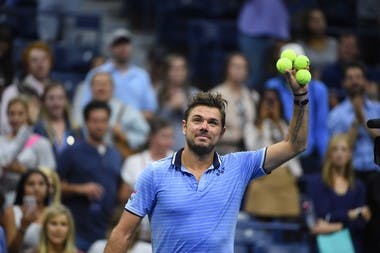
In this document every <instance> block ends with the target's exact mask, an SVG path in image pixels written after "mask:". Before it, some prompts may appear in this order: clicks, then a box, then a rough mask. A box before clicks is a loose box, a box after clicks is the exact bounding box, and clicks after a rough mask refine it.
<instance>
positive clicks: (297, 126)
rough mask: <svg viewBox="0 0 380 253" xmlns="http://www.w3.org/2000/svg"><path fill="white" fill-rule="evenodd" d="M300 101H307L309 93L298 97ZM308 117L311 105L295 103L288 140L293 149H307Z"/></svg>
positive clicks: (297, 151)
mask: <svg viewBox="0 0 380 253" xmlns="http://www.w3.org/2000/svg"><path fill="white" fill-rule="evenodd" d="M296 99H298V100H300V101H305V100H306V99H307V95H306V96H304V97H302V98H296ZM308 117H309V106H308V104H304V105H294V109H293V117H292V120H291V122H290V127H289V135H288V137H287V141H289V142H290V144H291V145H292V147H293V151H295V152H296V153H300V152H302V151H303V150H305V149H306V145H307V132H308Z"/></svg>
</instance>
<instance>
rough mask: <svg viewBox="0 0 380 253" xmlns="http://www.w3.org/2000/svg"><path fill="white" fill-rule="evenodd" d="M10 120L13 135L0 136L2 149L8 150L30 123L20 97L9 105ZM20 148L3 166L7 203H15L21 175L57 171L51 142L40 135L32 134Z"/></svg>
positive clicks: (26, 109) (2, 177)
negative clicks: (33, 170)
mask: <svg viewBox="0 0 380 253" xmlns="http://www.w3.org/2000/svg"><path fill="white" fill-rule="evenodd" d="M7 113H8V118H9V123H10V126H11V130H12V132H11V134H6V135H1V136H0V149H7V148H8V145H10V144H11V143H13V141H14V140H15V138H16V137H17V136H18V133H19V131H21V130H22V129H23V126H25V125H27V124H28V123H29V122H28V117H29V116H28V104H27V102H26V101H25V100H24V99H22V98H19V97H16V98H13V99H11V100H10V101H9V103H8V110H7ZM16 139H17V138H16ZM18 144H19V145H20V146H19V147H18V148H17V152H15V153H14V154H13V156H12V157H10V158H9V159H6V163H4V164H3V165H2V169H3V171H5V172H6V173H3V174H2V175H1V178H0V180H1V182H2V185H3V187H4V189H5V191H6V192H7V201H8V203H9V201H10V202H13V193H14V190H15V187H16V185H17V182H18V180H19V178H20V174H23V173H24V172H25V171H27V170H29V169H30V168H38V167H48V168H50V169H55V166H56V163H55V159H54V154H53V150H52V147H51V145H50V143H49V141H48V140H47V139H46V138H45V137H43V136H40V135H38V134H32V135H30V136H29V137H28V139H27V141H26V142H20V143H18Z"/></svg>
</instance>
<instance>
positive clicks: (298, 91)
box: [264, 70, 309, 172]
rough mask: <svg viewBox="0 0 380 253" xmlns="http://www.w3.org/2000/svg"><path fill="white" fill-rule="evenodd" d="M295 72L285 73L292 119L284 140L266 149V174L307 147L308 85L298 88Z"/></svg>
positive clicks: (288, 71)
mask: <svg viewBox="0 0 380 253" xmlns="http://www.w3.org/2000/svg"><path fill="white" fill-rule="evenodd" d="M295 73H296V71H295V70H287V71H286V79H287V82H288V84H289V85H290V87H291V89H292V91H293V95H294V101H295V104H294V108H293V117H292V119H291V122H290V126H289V133H288V135H287V137H286V138H285V140H283V141H281V142H278V143H275V144H273V145H271V146H269V147H268V149H267V154H266V157H265V163H264V169H265V170H266V171H267V172H270V171H272V170H273V169H275V168H277V167H279V166H280V165H281V164H283V163H284V162H286V161H288V160H289V159H291V158H293V157H294V156H296V155H297V154H299V153H300V152H302V151H304V150H305V148H306V145H307V134H308V133H307V130H308V111H309V109H308V103H307V102H308V94H307V92H308V87H307V86H308V85H305V86H300V85H299V84H298V83H297V81H296V79H295Z"/></svg>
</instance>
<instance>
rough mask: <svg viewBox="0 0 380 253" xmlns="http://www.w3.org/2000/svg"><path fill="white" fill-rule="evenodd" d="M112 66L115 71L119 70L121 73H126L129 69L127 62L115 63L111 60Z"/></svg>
mask: <svg viewBox="0 0 380 253" xmlns="http://www.w3.org/2000/svg"><path fill="white" fill-rule="evenodd" d="M113 64H114V65H115V67H116V68H117V69H119V70H120V71H121V72H126V71H128V69H129V62H128V61H126V62H121V61H116V60H113Z"/></svg>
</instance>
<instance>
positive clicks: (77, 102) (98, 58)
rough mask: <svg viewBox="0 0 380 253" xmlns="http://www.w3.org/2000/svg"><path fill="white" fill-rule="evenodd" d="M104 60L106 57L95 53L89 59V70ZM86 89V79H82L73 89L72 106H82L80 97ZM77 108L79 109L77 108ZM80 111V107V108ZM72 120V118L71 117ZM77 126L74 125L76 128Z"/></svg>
mask: <svg viewBox="0 0 380 253" xmlns="http://www.w3.org/2000/svg"><path fill="white" fill-rule="evenodd" d="M105 62H106V57H104V56H103V55H95V56H94V57H93V58H92V59H91V61H90V68H89V70H90V71H91V70H92V69H95V68H97V67H99V66H100V65H103V64H104V63H105ZM85 90H86V81H85V80H83V81H81V82H80V83H79V84H77V85H76V88H75V91H74V96H73V98H72V103H71V104H72V108H74V109H75V108H82V107H83V106H82V97H83V93H84V92H85ZM78 110H79V109H78ZM80 111H81V109H80ZM73 120H74V119H73ZM74 123H75V122H74ZM76 127H78V126H76V125H75V126H74V128H76Z"/></svg>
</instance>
